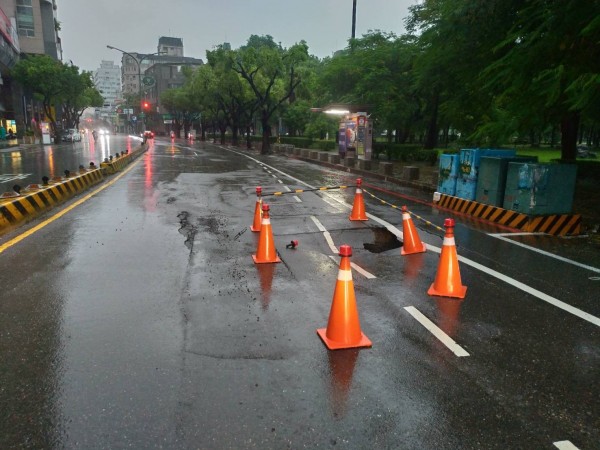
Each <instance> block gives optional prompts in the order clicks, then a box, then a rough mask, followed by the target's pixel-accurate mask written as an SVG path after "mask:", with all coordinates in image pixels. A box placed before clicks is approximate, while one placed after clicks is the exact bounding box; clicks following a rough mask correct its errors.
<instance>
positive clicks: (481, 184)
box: [475, 156, 538, 208]
mask: <svg viewBox="0 0 600 450" xmlns="http://www.w3.org/2000/svg"><path fill="white" fill-rule="evenodd" d="M537 161H538V159H537V156H532V157H525V156H523V157H520V156H515V157H512V158H499V157H492V156H482V157H481V159H480V161H479V181H478V182H477V190H476V193H475V201H477V202H479V203H485V204H486V205H494V206H499V207H500V208H502V207H503V205H504V191H505V189H506V176H507V173H508V163H509V162H526V163H537Z"/></svg>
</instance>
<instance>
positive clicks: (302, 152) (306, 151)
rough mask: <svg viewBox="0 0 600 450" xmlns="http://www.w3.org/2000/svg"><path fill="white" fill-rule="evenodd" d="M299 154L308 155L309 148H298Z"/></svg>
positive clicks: (305, 156) (306, 156)
mask: <svg viewBox="0 0 600 450" xmlns="http://www.w3.org/2000/svg"><path fill="white" fill-rule="evenodd" d="M300 156H302V157H303V158H308V157H309V156H310V150H308V149H307V148H303V149H300Z"/></svg>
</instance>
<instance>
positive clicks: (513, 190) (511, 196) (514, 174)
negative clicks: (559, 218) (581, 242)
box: [503, 162, 577, 215]
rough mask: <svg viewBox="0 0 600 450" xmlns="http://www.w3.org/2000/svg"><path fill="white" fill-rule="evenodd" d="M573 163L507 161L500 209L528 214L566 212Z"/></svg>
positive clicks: (570, 201) (569, 204)
mask: <svg viewBox="0 0 600 450" xmlns="http://www.w3.org/2000/svg"><path fill="white" fill-rule="evenodd" d="M576 176H577V166H576V165H575V164H553V163H550V164H532V163H517V162H510V163H508V173H507V176H506V189H505V191H504V205H503V206H504V209H511V210H513V211H517V212H521V213H525V214H531V215H546V214H570V213H571V212H572V211H571V210H572V208H573V194H574V192H575V180H576Z"/></svg>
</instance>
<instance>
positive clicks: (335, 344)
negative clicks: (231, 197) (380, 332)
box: [250, 179, 467, 350]
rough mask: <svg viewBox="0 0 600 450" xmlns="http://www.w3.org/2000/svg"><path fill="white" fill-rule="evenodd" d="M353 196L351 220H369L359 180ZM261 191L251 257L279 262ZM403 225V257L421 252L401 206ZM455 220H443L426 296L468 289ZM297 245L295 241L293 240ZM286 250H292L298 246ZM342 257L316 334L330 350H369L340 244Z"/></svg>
mask: <svg viewBox="0 0 600 450" xmlns="http://www.w3.org/2000/svg"><path fill="white" fill-rule="evenodd" d="M356 184H357V188H356V194H355V197H354V205H353V208H352V214H351V215H350V220H368V219H367V217H366V213H365V208H364V199H363V196H362V188H361V184H362V180H361V179H358V180H357V183H356ZM261 195H262V188H261V187H257V188H256V206H255V210H254V223H253V224H252V226H251V227H250V228H251V229H252V231H259V232H260V235H259V239H258V247H257V250H256V254H254V255H252V258H253V260H254V262H255V263H256V264H267V263H278V262H281V259H280V258H279V257H278V256H277V250H276V249H275V243H274V240H273V231H272V229H271V219H270V216H269V209H270V207H269V205H268V204H266V203H263V202H262V196H261ZM402 226H403V235H404V242H403V248H402V250H401V254H402V255H411V254H415V253H423V252H425V251H426V245H425V244H424V243H423V242H421V239H420V238H419V235H418V233H417V230H416V227H415V225H414V224H413V221H412V218H411V217H410V214H409V212H408V210H407V208H406V206H403V207H402ZM454 226H455V223H454V220H453V219H446V220H445V221H444V227H445V228H446V233H445V236H444V242H443V245H442V251H441V255H440V263H439V266H438V270H437V273H436V277H435V281H434V282H433V283H432V285H431V287H430V288H429V290H428V291H427V293H428V294H429V295H431V296H440V297H453V298H460V299H462V298H464V297H465V295H466V291H467V288H466V286H463V285H462V282H461V278H460V270H459V266H458V256H457V253H456V243H455V241H454ZM296 242H297V241H296ZM292 244H295V245H292V246H291V247H290V245H288V246H287V247H286V248H295V247H296V246H297V243H295V242H294V241H292ZM339 255H340V257H341V260H340V265H339V271H338V277H337V282H336V285H335V290H334V293H333V301H332V303H331V310H330V312H329V320H328V322H327V327H326V328H319V329H318V330H317V334H318V335H319V337H320V338H321V339H322V341H323V343H324V344H325V346H326V347H327V348H328V349H329V350H338V349H347V348H361V347H371V346H372V343H371V341H370V340H369V338H368V337H367V336H366V335H365V334H364V333H363V332H362V330H361V328H360V322H359V318H358V308H357V305H356V297H355V293H354V283H353V281H352V269H351V266H350V257H351V256H352V248H351V247H350V246H349V245H341V246H340V250H339Z"/></svg>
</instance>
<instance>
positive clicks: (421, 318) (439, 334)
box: [404, 306, 470, 356]
mask: <svg viewBox="0 0 600 450" xmlns="http://www.w3.org/2000/svg"><path fill="white" fill-rule="evenodd" d="M404 309H405V310H406V311H408V313H409V314H410V315H411V316H413V317H414V318H415V319H417V321H418V322H419V323H420V324H421V325H423V326H424V327H425V328H426V329H427V330H429V331H430V332H431V334H433V335H434V336H435V337H436V338H438V339H439V340H440V342H441V343H442V344H444V345H445V346H446V347H448V348H449V349H450V351H451V352H452V353H454V354H455V355H456V356H470V355H469V353H468V352H467V351H466V350H465V349H464V348H462V347H461V346H460V345H458V344H457V343H456V342H455V341H454V339H452V338H451V337H450V336H448V335H447V334H446V333H444V332H443V331H442V330H440V329H439V328H438V327H437V326H436V325H435V324H434V323H433V322H432V321H431V320H429V319H428V318H427V317H425V315H423V313H422V312H421V311H419V310H418V309H417V308H415V307H414V306H405V307H404Z"/></svg>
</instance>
